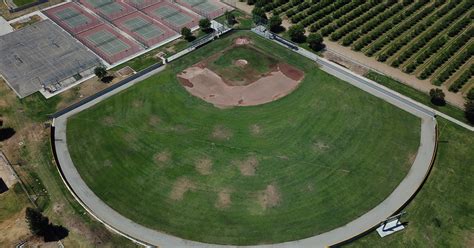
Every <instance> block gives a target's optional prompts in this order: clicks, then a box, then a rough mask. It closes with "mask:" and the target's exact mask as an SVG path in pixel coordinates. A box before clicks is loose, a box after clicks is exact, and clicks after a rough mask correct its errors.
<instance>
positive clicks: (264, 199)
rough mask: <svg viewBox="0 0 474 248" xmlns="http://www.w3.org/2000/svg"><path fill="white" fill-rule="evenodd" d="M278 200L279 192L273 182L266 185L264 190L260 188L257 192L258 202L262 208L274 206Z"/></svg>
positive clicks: (279, 198)
mask: <svg viewBox="0 0 474 248" xmlns="http://www.w3.org/2000/svg"><path fill="white" fill-rule="evenodd" d="M280 201H281V196H280V192H279V191H278V188H277V187H276V185H275V184H274V183H273V184H269V185H267V187H266V188H265V190H262V191H261V192H259V194H258V203H259V204H260V206H261V207H262V208H263V209H268V208H273V207H276V206H278V204H279V203H280Z"/></svg>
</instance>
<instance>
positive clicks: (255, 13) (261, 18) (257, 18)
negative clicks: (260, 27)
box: [252, 7, 268, 24]
mask: <svg viewBox="0 0 474 248" xmlns="http://www.w3.org/2000/svg"><path fill="white" fill-rule="evenodd" d="M252 19H253V22H255V23H257V24H260V23H266V22H267V19H268V18H267V14H265V11H264V10H263V9H262V8H259V7H255V8H253V10H252Z"/></svg>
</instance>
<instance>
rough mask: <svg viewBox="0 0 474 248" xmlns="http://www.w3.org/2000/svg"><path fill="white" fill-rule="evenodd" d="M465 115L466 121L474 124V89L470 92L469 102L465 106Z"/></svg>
mask: <svg viewBox="0 0 474 248" xmlns="http://www.w3.org/2000/svg"><path fill="white" fill-rule="evenodd" d="M464 114H465V116H466V119H467V120H468V121H469V122H470V123H471V124H474V88H472V89H471V90H469V93H467V101H466V104H465V105H464Z"/></svg>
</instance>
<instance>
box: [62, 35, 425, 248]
mask: <svg viewBox="0 0 474 248" xmlns="http://www.w3.org/2000/svg"><path fill="white" fill-rule="evenodd" d="M243 34H245V35H248V36H250V37H251V38H252V40H253V43H254V46H256V47H257V48H259V49H260V50H262V51H264V52H266V53H268V54H271V55H272V56H273V57H275V58H277V59H279V60H281V61H285V62H286V63H289V64H291V65H294V66H295V67H297V68H299V69H301V70H303V71H304V72H305V73H306V74H305V79H304V81H303V82H302V83H301V85H300V87H299V88H298V89H297V90H295V91H294V92H293V93H291V94H290V95H288V96H286V97H284V98H282V99H280V100H278V101H275V102H272V103H269V104H265V105H261V106H255V107H237V108H229V109H218V108H215V107H213V106H212V105H211V104H208V103H206V102H203V101H201V100H200V99H198V98H195V97H192V96H191V95H189V94H188V93H187V91H186V90H185V89H183V87H182V86H181V85H180V84H179V83H178V81H177V79H176V74H177V73H179V72H181V71H182V70H183V69H185V68H186V67H188V66H190V65H192V64H195V63H197V62H199V61H200V60H202V59H203V58H205V57H207V56H210V55H212V54H215V53H217V52H219V51H221V50H223V49H224V48H226V47H229V46H230V45H231V43H232V41H233V38H235V37H237V36H241V35H243ZM419 125H420V120H419V119H417V118H416V117H414V116H412V115H410V114H408V113H406V112H404V111H402V110H400V109H397V108H396V107H394V106H392V105H390V104H387V103H385V102H384V101H382V100H380V99H378V98H375V97H372V96H371V95H368V94H366V93H365V92H363V91H361V90H359V89H357V88H355V87H352V86H351V85H349V84H347V83H345V82H343V81H341V80H338V79H336V78H334V77H332V76H330V75H328V74H326V73H324V72H323V71H321V70H319V69H318V68H317V67H316V66H315V64H313V63H312V62H311V61H309V60H306V59H305V58H303V57H300V56H299V55H296V54H294V53H291V52H289V51H287V50H285V49H283V48H281V47H280V46H278V45H276V44H274V43H271V42H270V41H266V40H263V39H260V38H259V37H257V36H255V35H253V34H252V33H249V32H245V33H244V32H238V33H234V34H233V35H230V36H226V37H225V38H223V39H219V40H216V41H214V42H212V43H211V44H209V45H206V46H204V47H202V48H200V49H198V50H197V51H195V52H193V53H191V54H189V55H187V56H185V57H183V58H181V59H180V60H178V61H176V62H173V63H171V64H169V65H168V67H167V69H166V70H165V71H163V72H162V73H160V74H158V75H155V76H153V77H150V78H148V79H147V80H145V81H143V82H142V83H140V84H138V85H137V86H134V87H132V88H130V89H128V90H126V91H124V92H121V93H120V94H118V95H116V96H114V97H112V98H109V99H107V100H105V101H103V102H101V103H100V104H98V105H96V106H94V107H92V108H90V109H88V110H85V111H83V112H81V113H79V114H78V115H76V116H74V117H72V118H71V119H70V120H69V122H68V130H67V135H68V145H69V150H70V152H71V156H72V158H73V161H74V163H75V165H76V167H77V169H78V170H79V172H80V174H81V176H82V178H83V179H84V180H85V181H86V183H87V184H88V185H89V187H91V188H92V189H93V190H94V192H95V193H96V194H97V195H98V196H99V197H100V198H101V199H103V200H104V201H105V202H106V203H107V204H109V205H110V206H111V207H113V208H114V209H116V210H117V211H118V212H120V213H121V214H123V215H125V216H127V217H128V218H131V219H132V220H134V221H136V222H138V223H140V224H143V225H145V226H148V227H151V228H155V229H157V230H161V231H163V232H166V233H170V234H173V235H176V236H180V237H183V238H186V239H192V240H198V241H204V242H210V243H225V244H241V245H242V244H260V243H277V242H283V241H289V240H297V239H301V238H305V237H309V236H312V235H315V234H318V233H322V232H325V231H328V230H331V229H333V228H335V227H338V226H341V225H343V224H345V223H347V222H349V221H350V220H352V219H354V218H356V217H358V216H360V215H361V214H363V213H365V212H366V211H368V210H369V209H371V208H373V207H374V206H376V205H377V204H378V203H380V202H381V201H382V200H383V199H384V198H385V197H387V196H388V195H389V194H390V192H391V191H392V190H393V189H394V188H395V187H396V186H397V185H398V183H399V182H400V181H401V179H402V178H403V177H404V176H405V175H406V173H407V171H408V170H409V168H410V165H411V161H412V160H413V158H414V156H415V154H416V151H417V147H418V144H419V129H420V128H419ZM252 174H254V175H252ZM381 185H384V186H383V187H381Z"/></svg>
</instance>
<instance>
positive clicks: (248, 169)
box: [233, 156, 259, 176]
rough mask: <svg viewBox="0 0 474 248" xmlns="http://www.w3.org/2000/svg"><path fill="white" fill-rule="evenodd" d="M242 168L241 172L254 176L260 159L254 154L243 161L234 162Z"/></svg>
mask: <svg viewBox="0 0 474 248" xmlns="http://www.w3.org/2000/svg"><path fill="white" fill-rule="evenodd" d="M233 163H234V164H235V165H236V166H237V167H238V168H239V170H240V174H242V175H243V176H254V175H255V172H256V171H257V167H258V163H259V162H258V159H257V158H256V157H254V156H250V157H248V158H247V159H246V160H243V161H234V162H233Z"/></svg>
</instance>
